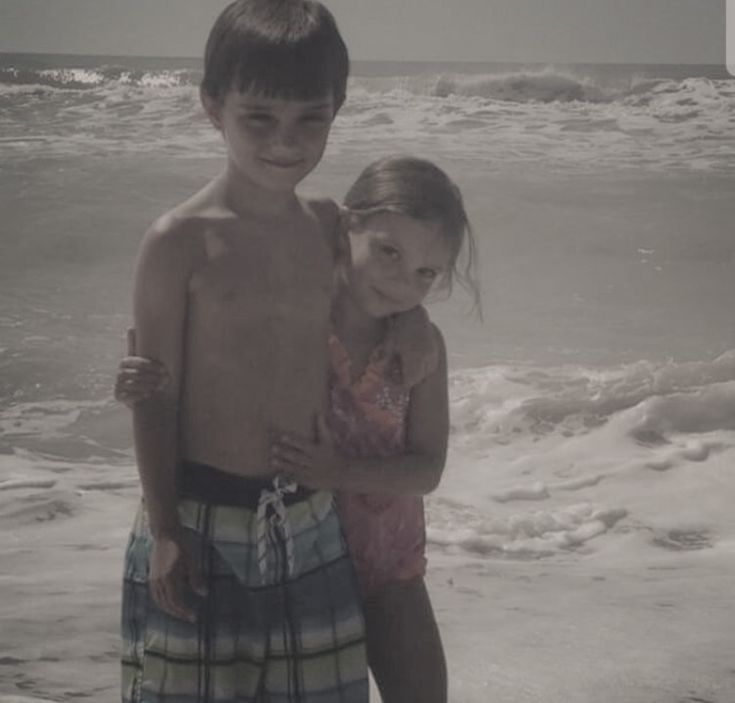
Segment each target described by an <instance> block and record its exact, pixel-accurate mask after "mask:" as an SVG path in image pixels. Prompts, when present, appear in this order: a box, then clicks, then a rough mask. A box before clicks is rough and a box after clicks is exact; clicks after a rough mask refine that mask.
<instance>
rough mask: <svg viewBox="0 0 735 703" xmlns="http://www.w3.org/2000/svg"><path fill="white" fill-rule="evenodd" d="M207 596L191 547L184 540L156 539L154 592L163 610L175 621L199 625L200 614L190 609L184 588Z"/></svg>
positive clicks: (152, 573)
mask: <svg viewBox="0 0 735 703" xmlns="http://www.w3.org/2000/svg"><path fill="white" fill-rule="evenodd" d="M185 586H188V587H189V588H191V590H192V591H194V592H195V593H196V594H197V595H200V596H204V595H206V593H207V587H206V585H205V583H204V579H203V578H202V573H201V570H200V568H199V565H198V564H197V562H196V560H195V559H194V557H193V555H192V553H191V551H190V549H189V547H188V545H186V544H185V543H184V542H183V540H182V539H176V538H173V537H169V536H161V537H156V538H154V540H153V549H152V550H151V557H150V589H151V595H152V596H153V600H154V601H155V602H156V605H158V607H159V608H161V610H163V611H165V612H167V613H168V614H169V615H172V616H173V617H175V618H179V619H180V620H186V621H187V622H195V621H196V616H197V614H196V612H195V611H194V610H192V608H191V607H190V606H189V605H187V603H186V600H185V598H184V587H185Z"/></svg>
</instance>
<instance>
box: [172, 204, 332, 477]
mask: <svg viewBox="0 0 735 703" xmlns="http://www.w3.org/2000/svg"><path fill="white" fill-rule="evenodd" d="M323 210H324V208H323V207H316V208H315V207H309V206H306V207H304V208H303V209H302V210H301V211H300V212H299V213H298V214H296V215H295V216H294V217H292V218H288V219H287V220H286V219H284V220H283V221H281V222H280V223H279V225H278V227H277V228H276V227H274V226H273V225H270V226H269V225H265V224H263V223H257V222H250V223H246V222H244V221H243V220H242V218H230V219H227V218H224V219H218V218H214V219H213V220H212V221H211V223H207V224H205V225H204V226H203V227H202V234H201V237H202V240H201V247H200V252H201V253H200V255H199V256H198V260H197V265H196V266H195V268H194V271H193V273H192V275H191V277H190V279H189V285H188V301H187V321H186V325H185V339H184V364H183V369H184V370H183V378H182V386H181V389H182V390H181V415H180V440H179V441H180V449H181V455H182V457H183V458H186V459H190V460H194V461H199V462H202V463H205V464H209V465H211V466H215V467H217V468H219V469H221V470H223V471H229V472H232V473H237V474H242V475H251V476H252V475H262V474H267V473H269V469H268V453H269V436H270V433H271V432H273V431H274V430H278V429H280V430H284V431H290V432H298V433H300V434H303V435H308V434H310V433H311V432H312V428H313V418H314V414H315V413H316V412H324V411H325V409H326V404H327V390H326V389H327V380H326V369H327V355H326V344H327V338H328V333H329V311H330V302H331V295H332V283H333V278H334V247H333V245H332V243H331V242H332V239H333V237H334V235H333V233H332V231H329V227H330V224H332V225H333V223H330V218H329V216H328V214H327V216H325V212H323ZM332 229H333V227H332Z"/></svg>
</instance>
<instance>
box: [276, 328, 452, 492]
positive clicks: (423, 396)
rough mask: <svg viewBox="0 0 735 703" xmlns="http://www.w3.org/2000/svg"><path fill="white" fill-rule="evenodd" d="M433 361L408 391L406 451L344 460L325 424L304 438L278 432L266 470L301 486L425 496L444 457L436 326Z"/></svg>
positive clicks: (445, 427) (443, 389)
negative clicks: (310, 437)
mask: <svg viewBox="0 0 735 703" xmlns="http://www.w3.org/2000/svg"><path fill="white" fill-rule="evenodd" d="M431 328H432V330H433V333H434V335H435V336H436V346H437V351H438V354H437V357H438V358H437V364H436V366H435V368H434V370H433V371H432V372H431V373H430V374H429V375H428V376H427V377H426V378H424V379H423V380H422V381H420V382H419V383H418V384H417V385H416V386H414V387H413V389H412V391H411V402H410V406H409V411H408V426H407V442H406V451H405V452H404V453H403V454H398V455H395V456H391V457H388V458H385V459H379V458H375V459H360V460H348V459H345V458H344V457H342V456H341V455H340V454H339V453H338V452H337V451H336V450H335V447H334V443H333V442H332V439H331V436H330V434H329V431H328V429H327V427H326V423H325V422H324V421H323V419H322V420H320V422H319V433H318V434H319V437H318V440H317V441H316V442H309V441H306V440H304V439H302V438H298V437H295V436H293V435H282V436H280V437H279V438H278V441H276V442H275V443H274V444H273V447H272V455H271V457H272V458H271V468H273V469H274V470H275V471H280V472H281V473H283V474H284V475H286V476H288V477H290V478H293V479H294V480H295V481H297V482H298V483H301V484H303V485H305V486H308V487H310V488H315V489H321V490H344V491H350V492H355V493H393V494H403V495H424V494H426V493H430V492H431V491H433V490H434V489H435V488H436V487H437V485H438V484H439V480H440V479H441V475H442V472H443V471H444V463H445V460H446V455H447V439H448V435H449V399H448V391H447V358H446V350H445V347H444V341H443V339H442V336H441V333H440V332H439V330H438V329H437V328H436V327H434V326H433V325H432V326H431Z"/></svg>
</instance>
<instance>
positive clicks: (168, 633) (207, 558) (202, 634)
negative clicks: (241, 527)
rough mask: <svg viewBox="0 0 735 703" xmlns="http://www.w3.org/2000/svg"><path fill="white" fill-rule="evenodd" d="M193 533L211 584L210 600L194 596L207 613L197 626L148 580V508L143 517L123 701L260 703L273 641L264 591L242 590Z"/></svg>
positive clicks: (131, 558) (128, 590) (132, 558)
mask: <svg viewBox="0 0 735 703" xmlns="http://www.w3.org/2000/svg"><path fill="white" fill-rule="evenodd" d="M201 507H202V512H204V511H205V510H206V506H201ZM189 534H190V536H191V538H192V540H193V542H194V543H195V545H196V546H197V548H198V551H199V554H200V559H201V562H202V567H203V571H204V575H205V579H206V582H207V586H208V595H207V597H206V598H200V597H198V596H196V595H195V594H193V593H189V594H188V597H189V598H191V603H190V604H191V606H192V608H195V609H196V610H197V611H198V613H199V615H198V618H197V621H196V622H195V623H189V622H186V621H184V620H179V619H178V618H174V617H172V616H170V615H168V614H167V613H165V612H163V611H162V610H160V609H159V608H158V607H157V606H156V604H155V603H154V601H153V599H152V597H151V595H150V592H149V585H148V558H149V554H150V547H151V539H150V535H149V533H148V532H147V528H146V525H145V518H144V516H143V515H142V511H141V514H139V517H138V519H137V520H136V526H135V528H134V530H133V534H132V535H131V538H130V541H129V543H128V549H127V552H126V558H125V578H124V585H123V612H122V635H123V652H122V701H123V703H164V702H166V703H169V702H170V701H177V702H179V701H180V702H181V703H184V702H185V701H191V702H192V703H193V702H197V703H203V702H207V703H217V702H218V701H231V700H235V699H237V700H238V701H242V702H243V703H254V702H255V701H256V697H257V689H258V688H259V686H260V683H261V682H262V678H263V665H264V659H265V645H266V641H267V625H266V620H265V616H264V613H265V608H263V607H262V603H261V595H260V594H259V593H251V592H248V591H247V590H246V589H243V588H242V586H241V584H240V582H239V580H238V579H237V577H236V575H235V574H234V573H233V572H232V571H231V570H230V569H229V567H228V565H227V564H226V563H225V562H224V561H223V560H222V559H220V558H219V556H218V554H217V553H216V551H215V550H214V549H213V548H212V546H211V544H210V542H209V540H208V539H206V538H203V537H202V536H201V535H199V534H197V533H196V532H193V531H189Z"/></svg>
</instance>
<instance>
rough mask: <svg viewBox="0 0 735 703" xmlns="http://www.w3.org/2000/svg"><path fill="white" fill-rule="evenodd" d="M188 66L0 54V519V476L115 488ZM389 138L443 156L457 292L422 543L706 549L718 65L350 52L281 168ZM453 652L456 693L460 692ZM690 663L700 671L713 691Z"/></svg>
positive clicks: (722, 411) (725, 245) (195, 112)
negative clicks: (122, 390)
mask: <svg viewBox="0 0 735 703" xmlns="http://www.w3.org/2000/svg"><path fill="white" fill-rule="evenodd" d="M200 75H201V69H200V62H199V61H198V60H195V59H169V58H145V57H124V58H123V57H100V56H56V55H31V54H0V210H1V211H2V213H3V214H2V220H1V222H2V224H1V225H0V241H1V242H2V256H1V257H0V286H1V288H0V290H1V295H0V454H1V455H2V456H0V459H1V460H2V461H0V471H2V472H3V473H0V488H3V486H5V487H7V488H8V489H9V490H8V492H7V493H4V494H3V500H2V501H0V521H2V520H3V519H12V520H16V521H17V520H18V519H20V518H17V515H18V513H17V510H18V505H17V496H18V495H19V493H18V491H21V493H22V492H23V491H25V492H26V493H22V495H23V496H24V497H23V500H24V501H28V504H27V508H28V510H29V511H31V512H28V513H27V515H32V516H37V515H38V514H39V513H38V506H39V505H42V506H45V507H44V508H43V509H44V510H45V509H46V508H47V509H48V511H50V514H53V515H54V517H55V518H58V519H59V520H61V519H64V516H65V515H66V514H67V513H68V514H75V513H76V511H78V510H82V508H80V507H79V506H78V501H77V499H76V498H74V496H75V495H78V494H79V492H80V491H82V492H84V491H89V490H97V491H98V492H99V491H108V492H110V491H112V492H113V493H114V494H115V495H117V493H115V491H117V492H119V493H121V494H123V495H128V494H130V493H131V492H134V491H135V490H136V480H135V469H134V466H133V462H132V449H131V440H130V433H129V428H128V420H127V416H126V413H125V411H124V410H123V409H121V408H119V407H117V406H116V405H115V403H114V402H113V401H112V400H111V398H110V396H111V387H112V379H113V374H114V369H115V367H116V364H117V361H118V359H119V358H120V356H121V355H122V354H123V353H124V351H125V343H124V339H125V329H126V327H127V326H128V325H129V324H130V298H131V278H132V269H133V261H134V257H135V252H136V249H137V246H138V243H139V241H140V238H141V236H142V234H143V232H144V231H145V229H146V228H147V226H148V224H149V223H150V222H151V221H152V220H153V219H154V218H155V217H156V216H157V215H158V214H160V213H162V212H163V211H165V210H166V209H168V208H170V207H172V206H173V205H174V204H176V203H177V202H179V201H181V200H182V199H183V198H185V197H187V196H188V195H189V194H190V193H191V192H193V191H194V190H196V189H197V188H199V187H200V186H201V185H203V184H204V183H205V182H206V180H207V179H208V178H210V177H212V176H213V175H214V174H216V173H217V171H218V169H219V168H220V166H221V163H222V156H223V153H224V152H223V148H222V144H221V141H220V138H219V135H218V134H217V133H216V132H215V131H214V130H213V129H212V128H211V127H210V125H209V124H208V122H207V121H206V120H205V118H204V116H203V113H202V110H201V107H200V105H199V100H198V81H199V79H200ZM391 153H413V154H416V155H420V156H424V157H427V158H431V159H433V160H435V161H437V163H439V164H440V165H441V166H442V167H444V168H445V169H446V170H447V171H448V172H449V173H450V174H451V175H452V176H453V177H454V178H455V180H456V181H457V182H458V184H459V185H460V187H461V188H462V190H463V193H464V196H465V201H466V204H467V207H468V211H469V214H470V217H471V219H472V222H473V229H474V233H475V236H476V238H477V242H478V251H479V255H478V262H477V263H478V269H479V278H480V283H481V287H482V315H481V316H479V315H477V314H473V313H472V312H471V310H470V307H471V306H470V299H469V296H467V295H466V294H465V293H463V291H462V290H461V289H459V288H457V289H456V290H455V292H454V293H453V295H452V296H451V298H449V299H448V300H444V299H438V300H436V301H434V302H432V304H431V306H430V311H431V314H432V317H433V318H434V319H435V320H436V321H437V323H438V324H439V326H440V327H441V329H442V330H443V332H444V335H445V337H446V340H447V346H448V350H449V357H450V392H451V415H452V435H451V450H450V459H449V462H448V468H447V472H446V475H445V478H444V480H443V482H442V485H441V487H440V489H439V491H438V492H437V493H436V494H435V495H433V496H431V497H429V499H428V501H427V505H428V523H429V544H430V556H431V558H432V560H433V563H435V564H437V565H438V567H437V568H442V565H445V566H447V565H456V564H458V563H459V564H463V565H467V564H475V565H477V564H480V565H483V566H482V568H489V569H492V568H494V566H493V565H495V564H497V563H498V562H500V563H503V562H504V561H507V560H521V561H523V560H546V561H547V562H548V563H549V564H550V565H552V566H549V567H548V568H553V564H555V563H557V564H567V565H568V564H569V563H572V564H575V565H577V566H579V565H589V564H597V565H601V568H602V567H611V568H612V567H613V566H614V565H619V564H620V563H621V562H622V563H624V565H625V567H626V568H628V569H635V568H636V565H637V564H639V563H643V562H645V561H646V560H650V559H652V558H653V556H656V555H657V558H664V556H665V557H666V558H667V559H671V560H674V561H675V560H676V559H682V558H685V557H686V558H688V556H687V555H689V556H691V554H692V553H694V552H697V554H700V553H701V554H706V555H707V558H708V559H710V560H711V561H710V562H708V564H715V565H717V564H719V565H721V564H724V563H728V564H732V554H733V549H734V548H735V546H734V545H735V525H734V524H733V520H732V518H731V517H730V516H731V515H732V514H735V511H733V510H732V495H733V493H732V488H733V478H732V473H731V471H730V468H731V466H732V460H733V459H735V419H733V418H735V315H734V314H733V301H735V229H733V222H735V197H733V194H734V193H735V80H733V79H732V78H729V77H728V74H727V73H726V71H725V70H724V68H721V67H717V66H674V65H666V66H656V65H635V64H629V65H521V64H455V63H435V64H425V63H396V62H355V64H354V66H353V75H352V77H351V79H350V84H349V91H348V99H347V102H346V104H345V105H344V107H343V108H342V110H341V112H340V114H339V116H338V118H337V120H336V122H335V125H334V128H333V131H332V135H331V137H330V142H329V146H328V148H327V152H326V154H325V157H324V160H323V162H322V163H321V165H320V166H319V168H318V169H317V170H316V171H315V172H314V173H313V174H312V175H311V176H310V177H309V178H308V179H307V181H306V182H305V184H304V186H303V190H304V192H314V193H316V192H318V193H322V194H327V195H330V196H332V197H335V198H341V197H342V195H343V194H344V193H345V191H346V190H347V188H348V186H349V184H350V183H351V180H352V179H353V178H354V177H355V176H356V175H357V174H358V172H359V170H360V169H361V168H362V167H363V166H365V165H366V164H367V163H368V162H369V161H370V160H372V159H374V158H377V157H379V156H383V155H387V154H391ZM72 464H73V467H72ZM113 475H114V477H115V478H114V480H112V478H111V476H113ZM90 487H91V488H90ZM10 489H12V490H10ZM65 496H66V497H65ZM728 496H729V497H728ZM67 499H68V501H67ZM65 501H67V502H65ZM54 506H56V507H54ZM59 506H62V508H59ZM63 506H66V507H63ZM31 508H32V510H31ZM23 509H24V510H25V508H23ZM64 510H66V511H67V513H65V512H64ZM23 514H24V515H25V514H26V513H23ZM44 514H45V513H44ZM13 516H15V517H13ZM23 519H25V518H23ZM29 519H30V518H29ZM33 519H35V517H34V518H33ZM13 524H16V523H13ZM662 555H663V556H662ZM682 555H685V556H684V557H682ZM555 560H556V561H555ZM570 560H571V562H570ZM683 563H684V562H679V564H680V565H681V564H683ZM687 563H688V562H687ZM430 568H431V567H430ZM447 568H449V567H448V566H447ZM452 568H454V567H453V566H452ZM478 568H480V567H478ZM585 568H586V567H585ZM682 568H684V567H682ZM713 568H714V567H713ZM446 617H447V619H448V620H450V619H451V618H450V615H446ZM729 617H730V622H731V623H732V616H729ZM440 621H441V613H440ZM732 624H735V623H732ZM730 631H733V630H732V629H731V630H730ZM449 632H450V634H449V641H450V644H451V642H452V641H453V640H452V634H451V633H452V630H451V628H450V630H449ZM639 634H640V633H639ZM644 640H645V638H644ZM731 644H732V643H731ZM621 646H622V645H621ZM641 646H642V647H645V648H646V650H647V651H651V652H652V651H653V650H654V648H655V647H664V648H665V647H667V646H673V645H669V644H667V643H665V642H664V641H663V640H660V639H655V638H653V639H651V640H650V642H644V641H642V643H641ZM667 651H668V650H667ZM450 654H451V652H450ZM577 656H579V657H582V656H583V655H582V654H578V655H577ZM450 660H451V656H450ZM713 661H714V660H713ZM450 663H451V661H450ZM659 665H660V667H661V672H664V673H665V672H666V671H668V669H667V667H670V669H671V672H672V673H671V678H670V680H671V682H672V683H671V688H670V690H669V689H666V690H665V693H666V695H663V694H662V695H661V696H660V697H658V695H657V694H656V695H653V694H651V696H649V697H642V698H641V699H640V700H642V701H643V700H645V701H646V703H659V701H660V703H669V702H670V701H673V700H679V698H675V697H671V696H674V695H683V694H682V693H681V691H680V690H679V689H680V687H679V683H681V685H682V686H683V685H684V683H682V682H685V679H686V676H685V674H681V676H683V677H684V678H682V679H681V681H680V680H679V679H678V678H677V674H676V671H679V669H677V667H679V664H677V665H676V666H674V664H673V663H672V662H671V661H668V660H666V659H665V658H664V660H662V661H661V662H659ZM468 666H469V665H468ZM630 666H634V664H633V663H631V664H630ZM718 671H719V670H718ZM473 672H474V673H473ZM473 672H470V671H467V672H465V673H466V675H464V678H462V677H459V679H455V682H454V683H453V686H455V687H456V688H455V689H454V690H455V691H461V692H462V693H461V696H460V695H459V693H458V694H457V696H459V697H458V698H457V700H459V701H468V702H469V701H481V700H487V699H486V698H483V696H484V695H485V694H484V693H482V691H486V689H485V688H483V687H482V686H481V685H480V683H478V681H479V679H476V678H473V676H478V677H480V676H481V674H480V673H478V672H479V669H478V670H477V671H475V670H473ZM525 673H526V674H527V673H528V672H527V671H526V672H525ZM523 675H524V672H523V671H520V672H519V679H518V680H520V679H521V678H522V676H523ZM687 675H688V674H687ZM558 676H559V677H561V678H558V679H555V680H556V681H557V683H558V682H559V681H561V680H562V678H563V675H562V674H559V675H558ZM662 676H663V673H662ZM718 676H720V674H718V673H717V672H715V671H712V672H709V671H708V672H707V673H706V674H703V677H704V678H703V680H705V681H707V682H709V683H711V684H712V686H715V684H716V685H717V686H720V689H722V690H726V691H727V692H730V693H733V696H735V683H733V681H732V679H733V677H732V671H730V674H729V677H730V678H727V679H726V678H717V677H718ZM725 676H726V675H725V673H724V669H723V671H722V672H721V677H725ZM539 680H540V679H539ZM549 680H551V679H549ZM636 680H638V679H636ZM677 682H678V683H677ZM723 682H724V683H723ZM731 684H732V686H733V687H732V688H727V687H728V686H730V685H731ZM483 685H484V684H483ZM544 685H546V684H544ZM559 685H560V684H559ZM708 685H709V684H708ZM723 686H724V688H722V687H723ZM541 688H542V687H541V686H540V688H539V691H541ZM552 688H553V687H552ZM720 689H717V690H720ZM503 690H505V689H503ZM508 690H509V691H510V690H511V688H510V684H509V689H508ZM546 690H547V691H548V690H551V689H548V688H547V689H546ZM559 690H561V689H559ZM592 690H594V686H593V684H592V683H591V682H590V684H589V691H592ZM631 690H632V689H631ZM661 690H664V689H661ZM682 690H683V689H682ZM697 690H698V691H699V689H697ZM702 690H704V689H702ZM713 690H714V689H713ZM700 693H701V691H700ZM669 694H671V695H670V696H669ZM509 695H510V694H509ZM539 695H540V696H541V693H539ZM692 695H693V694H692ZM702 695H703V694H702ZM667 696H669V697H667ZM497 700H511V698H510V697H509V698H502V696H500V697H499V698H497ZM513 700H516V699H513ZM517 700H521V699H520V698H519V699H517ZM522 700H529V701H531V700H537V699H536V698H533V697H532V696H529V697H528V698H523V699H522ZM538 700H546V701H547V702H550V701H557V700H558V701H562V700H563V701H573V700H580V701H584V700H591V698H587V699H585V698H579V699H576V698H574V697H573V696H569V695H562V694H561V693H560V694H559V696H558V698H554V696H553V695H551V694H550V697H546V698H545V699H544V698H543V697H540V698H538ZM597 700H609V701H613V700H615V701H617V700H620V701H622V700H625V701H629V700H634V699H633V698H630V697H629V698H624V699H623V698H620V699H615V698H609V699H607V698H599V697H598V698H597ZM681 700H684V699H683V698H682V699H681ZM687 700H700V698H689V699H687ZM713 700H714V698H713ZM717 700H718V701H727V700H735V698H733V697H730V698H728V697H727V695H726V696H725V697H722V698H718V699H717Z"/></svg>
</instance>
